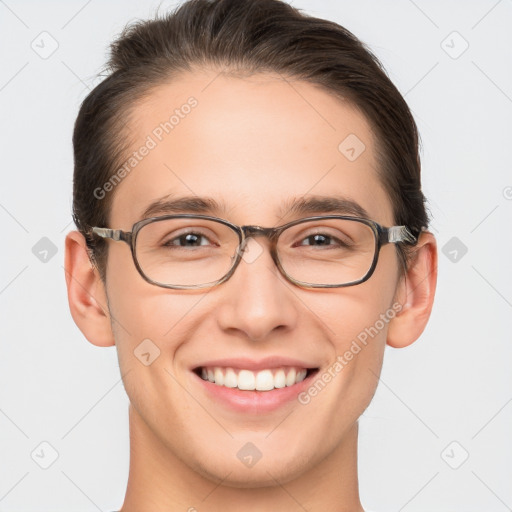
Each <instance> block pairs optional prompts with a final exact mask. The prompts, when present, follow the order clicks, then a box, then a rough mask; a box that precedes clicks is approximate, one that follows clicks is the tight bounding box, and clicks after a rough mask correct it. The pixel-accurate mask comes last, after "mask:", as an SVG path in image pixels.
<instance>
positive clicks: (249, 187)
mask: <svg viewBox="0 0 512 512" xmlns="http://www.w3.org/2000/svg"><path fill="white" fill-rule="evenodd" d="M127 126H128V128H129V130H130V140H133V141H134V143H133V144H132V146H131V148H130V152H129V154H128V155H127V161H126V162H125V163H127V162H128V158H129V159H130V161H131V162H130V164H129V165H125V166H124V168H125V173H124V174H123V175H124V176H125V177H124V178H123V179H122V181H121V183H119V184H118V185H117V186H116V188H115V190H114V198H113V205H112V211H111V217H110V222H111V224H112V225H114V224H115V227H123V228H124V229H128V228H130V227H131V225H132V224H133V223H134V222H136V221H137V220H140V218H141V216H142V215H143V213H144V211H145V210H147V207H148V205H150V204H151V203H152V202H154V201H155V200H158V199H163V198H165V197H167V196H169V197H174V198H176V197H180V196H197V197H205V196H208V197H213V198H215V199H217V202H219V203H221V204H222V205H223V206H224V207H225V208H224V209H223V211H222V214H223V216H224V217H225V218H228V220H231V221H232V222H237V223H240V224H242V223H244V224H248V223H253V224H259V225H266V224H268V225H273V224H275V223H276V222H277V221H278V219H279V218H280V217H278V215H279V214H281V215H282V213H283V204H290V201H291V200H292V199H293V198H302V199H305V198H307V197H308V196H311V195H314V196H322V197H323V196H336V197H343V198H346V199H349V200H352V201H353V202H356V203H357V204H359V205H360V206H362V207H363V208H364V209H365V210H366V211H367V212H368V214H369V216H370V217H371V218H373V219H374V220H377V221H378V222H381V223H383V224H388V225H389V224H390V223H391V221H392V210H391V205H390V203H389V199H388V197H387V194H386V193H385V191H384V189H383V187H382V184H381V182H380V180H379V178H378V175H377V166H378V164H377V162H376V159H375V150H374V138H373V137H374V136H373V134H372V131H371V127H370V126H369V124H368V122H367V121H366V119H365V117H364V116H363V115H362V114H361V113H360V112H359V111H358V110H357V109H356V108H355V107H354V106H353V105H352V104H351V103H350V102H349V101H347V100H344V99H340V98H337V97H335V96H333V95H331V94H329V93H327V92H325V91H324V90H322V89H321V88H320V87H318V86H314V85H312V84H309V83H306V82H303V81H300V80H293V79H290V78H284V77H281V76H279V75H272V74H264V73H259V74H256V75H252V76H248V77H236V78H235V77H231V76H226V75H225V74H223V73H220V72H219V71H206V70H203V71H195V72H190V73H186V74H182V75H180V76H179V77H176V78H175V79H173V80H172V81H171V82H169V83H166V84H163V85H160V86H158V87H157V88H155V89H153V90H152V91H151V92H150V94H149V95H148V96H146V97H145V98H144V99H143V100H142V101H140V102H139V103H138V104H137V105H136V106H135V108H134V110H133V111H132V112H131V114H130V116H129V121H128V122H127Z"/></svg>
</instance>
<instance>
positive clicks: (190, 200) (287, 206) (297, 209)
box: [142, 195, 370, 219]
mask: <svg viewBox="0 0 512 512" xmlns="http://www.w3.org/2000/svg"><path fill="white" fill-rule="evenodd" d="M228 210H229V209H228V208H227V205H226V203H225V202H224V201H222V200H221V201H218V200H216V199H214V198H213V197H199V196H183V197H172V195H167V196H164V197H161V198H160V199H157V200H156V201H154V202H152V203H151V204H150V205H148V207H147V208H146V209H145V210H144V212H143V213H142V219H146V218H148V217H154V216H156V215H162V214H163V215H165V214H172V213H198V214H208V215H213V216H223V215H224V216H225V215H226V213H227V212H228ZM277 213H278V216H279V217H280V218H283V217H285V216H288V215H292V216H294V215H297V216H300V215H313V214H338V215H352V216H356V217H362V218H365V219H369V218H370V216H369V215H368V212H367V211H366V210H365V209H364V208H363V207H362V206H361V205H360V204H359V203H357V202H356V201H353V200H352V199H350V198H348V197H342V196H321V195H313V196H308V197H299V198H297V197H292V198H290V199H288V200H286V201H285V202H284V203H283V204H282V205H281V208H280V209H279V210H278V212H277Z"/></svg>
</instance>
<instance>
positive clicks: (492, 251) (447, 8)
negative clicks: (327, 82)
mask: <svg viewBox="0 0 512 512" xmlns="http://www.w3.org/2000/svg"><path fill="white" fill-rule="evenodd" d="M291 3H292V4H293V5H294V6H295V7H299V8H302V9H304V10H305V11H306V12H307V13H310V14H313V15H316V16H320V17H325V18H329V19H332V20H334V21H337V22H338V23H340V24H341V25H344V26H346V27H347V28H348V29H349V30H351V31H353V32H354V33H355V34H356V35H357V36H358V37H359V38H361V39H362V40H363V41H365V42H366V43H368V44H369V45H370V47H371V48H372V49H373V50H374V52H375V53H376V54H377V56H378V57H379V58H380V59H381V60H382V62H383V63H384V65H385V67H386V68H387V70H388V72H389V74H390V76H391V78H392V80H393V81H394V83H395V84H396V85H397V86H398V88H399V89H400V91H401V92H402V93H403V94H404V95H405V98H406V100H407V101H408V103H409V105H410V107H411V109H412V111H413V114H414V115H415V118H416V120H417V123H418V125H419V129H420V133H421V136H422V141H423V148H424V149H423V160H422V161H423V173H424V174H423V182H424V190H425V193H426V195H427V197H428V198H429V204H430V210H431V213H432V215H433V223H432V230H433V232H434V233H435V234H436V236H437V239H438V243H439V282H438V291H437V298H436V303H435V306H434V309H433V313H432V317H431V320H430V323H429V325H428V327H427V329H426V331H425V332H424V334H423V335H422V336H421V338H420V340H419V341H418V342H416V343H415V344H413V345H412V346H410V347H408V348H405V349H400V350H397V349H392V348H387V349H386V350H387V352H386V358H385V363H384V369H383V373H382V379H381V382H380V384H379V388H378V391H377V394H376V396H375V398H374V400H373V402H372V404H371V406H370V407H369V409H368V410H367V411H366V413H365V414H364V416H363V417H362V419H361V422H360V423H361V434H360V484H361V497H362V500H363V504H364V505H365V506H366V507H368V508H369V509H370V510H375V511H378V512H380V511H382V512H385V511H386V512H387V511H402V510H403V511H406V512H418V511H434V510H435V511H450V512H462V511H468V512H469V511H483V510H485V511H486V512H501V511H505V510H512V508H511V507H512V486H511V485H510V482H511V481H512V440H511V432H512V429H511V427H512V404H511V401H512V385H511V384H512V373H511V372H510V362H511V356H512V344H511V341H512V340H511V334H510V333H511V330H510V323H511V322H510V319H511V313H512V272H511V270H510V260H511V249H512V241H511V229H510V221H511V220H512V173H511V170H510V146H511V135H512V134H511V131H512V130H511V114H512V71H511V62H512V59H511V57H512V35H511V34H512V32H511V31H510V26H511V23H512V2H511V1H510V0H501V1H496V0H490V1H487V0H485V1H484V0H481V1H464V2H463V1H458V2H453V1H452V2H450V1H448V2H447V1H440V0H437V1H430V2H427V1H425V0H422V1H420V0H416V1H415V2H413V1H411V0H401V1H395V2H389V1H387V2H383V1H377V0H372V1H359V2H349V1H339V2H337V1H334V0H331V1H328V0H323V1H319V0H317V1H313V0H294V1H293V2H291ZM173 5H175V2H161V10H162V11H164V10H165V9H166V8H168V7H171V6H173ZM157 6H158V3H157V2H156V1H151V2H150V1H148V2H140V1H135V0H131V1H126V0H123V1H121V0H116V1H109V2H100V1H99V0H89V1H84V0H79V1H77V0H73V1H67V2H63V1H60V2H49V1H47V2H44V3H43V2H35V1H32V2H31V1H18V2H15V1H14V0H6V1H1V0H0V48H1V50H0V51H1V52H2V54H1V59H2V65H1V70H0V108H1V116H0V130H1V132H0V133H1V141H2V155H3V158H2V162H1V166H0V167H1V173H2V174H1V176H2V186H1V188H0V223H1V228H2V233H3V235H4V241H3V244H2V251H1V258H2V259H1V266H0V268H1V274H0V311H1V315H2V321H1V324H0V329H1V347H2V350H1V357H0V378H1V385H0V511H7V510H9V511H12V512H17V511H46V510H52V511H54V512H58V511H66V512H69V511H94V510H104V511H110V510H114V509H118V508H119V507H120V506H121V503H122V500H123V497H124V491H125V486H126V483H127V476H128V455H129V453H128V446H129V445H128V428H127V425H128V424H127V421H128V417H127V405H128V400H127V397H126V394H125V391H124V388H123V385H122V382H121V380H120V373H119V367H118V364H117V357H116V352H115V348H114V347H111V348H106V349H105V348H102V349H100V348H97V347H94V346H93V345H91V344H89V343H88V342H87V341H86V340H85V338H84V337H83V336H82V334H81V333H80V331H79V330H78V328H77V327H76V326H75V324H74V323H73V320H72V318H71V315H70V313H69V309H68V303H67V296H66V288H65V280H64V269H63V264H64V253H63V249H64V236H65V234H66V233H67V232H68V231H69V230H70V229H73V228H74V226H73V224H72V223H71V222H70V221H71V217H70V211H71V192H72V189H71V186H72V164H73V161H72V147H71V134H72V128H73V122H74V119H75V117H76V114H77V111H78V106H79V103H80V101H81V100H82V99H83V98H84V96H85V95H86V94H87V93H88V91H89V90H90V89H91V88H92V87H94V85H95V83H97V79H96V78H95V73H96V72H98V71H99V69H100V67H101V66H102V64H103V63H104V61H105V58H106V51H107V47H108V44H109V43H110V42H111V41H112V39H113V38H114V37H115V35H116V34H118V32H119V31H120V30H121V29H122V28H123V26H124V24H125V23H126V22H128V21H130V20H133V19H135V18H146V17H150V16H152V14H153V13H154V12H155V9H156V7H157ZM42 32H47V33H48V34H42V35H41V33H42ZM454 32H456V34H454ZM56 44H58V48H57V49H56V50H55V51H54V52H53V53H52V54H51V55H47V54H45V52H47V53H49V52H50V51H51V50H52V49H53V48H52V45H54V46H55V45H56ZM466 45H469V46H468V47H467V49H466ZM43 57H46V58H43ZM44 237H47V239H48V240H47V239H44ZM41 239H43V240H41ZM464 248H466V249H467V252H466V253H464V251H465V249H464ZM45 250H46V251H48V252H47V253H45V252H44V251H45ZM55 251H56V252H55ZM54 252H55V254H53V253H54ZM43 442H44V443H49V445H51V446H49V445H48V444H43V445H41V443H43ZM57 455H58V457H57ZM55 457H57V458H56V460H55V461H54V459H55ZM466 457H467V460H465V459H466ZM52 462H53V463H52ZM50 463H51V465H50V466H49V467H48V468H47V469H43V467H41V466H45V465H49V464H50Z"/></svg>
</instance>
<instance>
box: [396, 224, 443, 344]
mask: <svg viewBox="0 0 512 512" xmlns="http://www.w3.org/2000/svg"><path fill="white" fill-rule="evenodd" d="M436 283H437V243H436V239H435V237H434V235H433V234H432V233H430V232H428V231H424V232H422V233H421V234H420V237H419V240H418V243H417V245H416V251H415V253H414V255H413V256H412V259H411V261H410V262H409V267H408V269H407V272H406V275H405V276H404V278H403V279H402V280H401V282H400V283H399V285H398V288H397V293H396V296H395V300H397V301H398V302H399V303H400V304H402V309H401V310H400V312H399V313H397V315H396V316H395V317H394V318H393V319H392V320H391V321H390V323H389V328H388V337H387V344H388V345H390V346H391V347H395V348H402V347H406V346H408V345H410V344H411V343H414V342H415V341H416V340H417V339H418V338H419V337H420V335H421V333H422V332H423V331H424V329H425V326H426V325H427V322H428V319H429V318H430V313H431V311H432V306H433V302H434V295H435V291H436Z"/></svg>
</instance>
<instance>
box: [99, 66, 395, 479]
mask: <svg viewBox="0 0 512 512" xmlns="http://www.w3.org/2000/svg"><path fill="white" fill-rule="evenodd" d="M191 96H193V97H194V98H195V99H196V100H197V105H196V106H194V107H193V108H190V109H181V113H182V115H181V116H178V117H179V121H178V122H177V123H176V120H174V122H175V124H174V126H173V128H172V130H169V129H168V132H169V133H166V132H165V131H163V132H162V129H160V130H158V129H157V127H159V126H160V123H162V122H164V121H166V120H168V119H169V117H170V115H171V114H172V113H173V111H174V110H175V109H180V107H181V106H182V105H184V104H186V103H187V100H188V98H189V97H191ZM185 111H187V112H189V113H188V114H185V113H184V112H185ZM129 126H130V129H131V130H132V135H133V137H135V138H134V139H133V140H134V141H135V143H134V146H133V150H134V151H135V150H137V148H139V147H140V146H142V145H143V144H144V143H145V142H146V141H147V140H148V135H150V136H151V138H152V139H153V140H154V141H156V145H155V147H153V148H152V149H151V150H150V151H149V152H148V154H147V155H146V156H144V158H142V159H141V160H140V161H139V162H138V163H137V165H136V167H134V168H133V170H131V171H130V173H129V174H128V175H127V176H126V177H125V178H124V179H123V181H122V182H121V183H120V184H119V185H117V187H116V189H115V196H114V199H113V204H112V212H111V218H110V223H109V227H113V228H119V229H123V230H128V231H129V230H130V229H131V227H132V225H133V224H134V223H135V222H137V221H139V220H140V219H141V218H142V215H143V212H144V211H145V209H146V208H147V207H148V205H150V204H151V203H153V202H154V201H156V200H159V199H162V198H163V199H169V198H172V199H176V198H179V197H182V196H191V195H193V196H199V197H204V196H208V197H211V198H214V199H215V200H216V201H217V202H219V203H223V204H224V205H225V207H226V208H225V209H224V210H221V211H210V212H203V214H206V215H213V216H217V217H221V218H224V219H226V220H229V221H231V222H233V223H235V224H238V225H248V224H252V225H259V226H264V227H273V226H277V225H281V224H284V223H286V222H290V221H292V220H295V219H297V218H301V217H307V216H310V215H290V214H286V210H285V211H284V212H283V205H284V204H290V201H293V200H294V199H300V198H304V199H307V198H308V197H310V196H313V195H314V196H323V197H327V198H329V197H344V198H347V199H349V200H351V201H354V202H356V203H358V204H359V205H360V206H362V207H363V208H364V209H365V210H366V211H367V212H368V215H369V217H370V218H371V219H373V220H375V221H377V222H379V223H380V224H382V225H384V226H391V225H394V223H393V216H392V208H391V204H390V201H389V198H388V197H387V195H386V193H385V192H384V189H383V187H382V184H381V183H380V181H379V179H378V177H377V162H376V160H375V153H374V147H375V144H374V139H373V135H372V132H371V129H370V127H369V125H368V124H367V122H366V120H365V118H364V117H363V116H362V115H361V114H360V113H359V112H358V111H357V110H356V109H354V108H353V107H352V106H351V105H350V103H348V102H344V101H343V100H340V99H337V98H334V97H333V96H331V95H329V94H328V93H326V92H324V91H322V90H320V89H319V88H317V87H314V86H312V85H310V84H306V83H303V82H299V81H291V82H290V83H288V82H286V81H284V80H283V79H281V78H280V77H275V76H271V75H268V74H258V75H253V76H251V77H248V78H244V79H242V78H228V77H225V76H223V75H219V76H217V73H216V72H215V73H214V72H206V71H201V72H194V73H190V74H187V75H183V76H182V77H181V78H179V79H177V80H175V81H174V82H173V83H172V84H168V85H164V86H160V87H159V88H158V89H156V90H154V91H153V92H152V93H151V95H150V96H149V97H148V98H146V99H145V100H144V101H143V102H142V103H140V104H138V105H137V108H136V109H135V111H134V113H133V116H131V117H130V121H129ZM155 129H156V131H155ZM155 133H156V134H160V138H161V140H159V137H157V136H156V135H155ZM350 134H355V135H356V136H357V138H358V139H359V140H360V141H362V142H363V143H364V145H365V149H364V151H363V152H362V153H361V154H360V155H359V156H358V157H357V158H356V159H353V158H351V159H349V158H347V156H346V154H343V153H342V152H341V151H340V150H339V149H338V146H339V145H340V143H341V142H342V141H343V140H344V139H345V138H346V137H347V136H349V135H350ZM183 213H190V212H188V211H183ZM283 213H284V216H283ZM324 213H325V214H333V213H334V212H330V211H326V212H317V213H314V214H313V215H321V214H324ZM342 213H343V212H340V214H342ZM162 214H164V213H162ZM108 243H109V256H108V264H107V284H106V294H107V297H108V304H109V310H110V313H111V315H112V317H113V318H114V319H115V320H113V322H112V328H113V331H114V335H115V339H116V345H117V350H118V356H119V362H120V368H121V373H122V374H123V375H124V376H125V377H124V385H125V388H126V391H127V393H128V395H129V398H130V401H131V406H132V411H131V413H132V421H133V423H134V425H138V428H139V431H140V432H142V431H143V432H144V433H145V434H144V435H145V436H146V437H147V438H150V439H151V444H152V446H153V447H158V448H157V452H158V453H161V454H165V458H166V460H171V459H175V460H176V459H179V460H180V461H181V462H182V463H184V464H185V465H186V466H188V467H189V468H191V469H192V470H194V471H195V472H197V473H199V474H200V475H203V476H205V477H207V478H211V479H214V480H216V481H219V480H220V479H225V478H226V475H228V477H227V478H226V480H225V483H227V484H229V485H232V486H246V487H251V486H254V487H256V486H262V485H265V484H268V483H269V482H273V481H272V480H271V479H270V477H269V474H271V475H272V476H273V477H274V478H276V479H278V480H279V481H280V482H282V483H284V482H286V481H289V480H291V479H292V478H296V477H297V476H298V475H300V474H303V473H305V472H307V471H308V470H310V469H311V468H313V467H314V466H316V465H317V464H318V463H319V462H320V461H322V460H323V459H325V457H326V456H327V455H329V454H336V453H339V452H340V450H342V447H343V443H344V440H346V439H347V436H349V435H350V433H351V432H353V431H354V429H355V428H356V422H357V419H358V417H359V416H360V415H361V413H362V412H363V411H364V409H365V408H366V407H367V406H368V404H369V402H370V400H371V398H372V396H373V394H374V391H375V388H376V383H377V379H376V375H378V374H379V373H380V368H381V363H382V356H383V351H384V346H385V340H386V331H387V327H388V324H387V322H386V321H383V320H382V319H383V317H384V316H386V314H387V313H388V316H387V317H386V318H388V319H389V318H390V315H389V311H390V308H392V307H393V303H394V298H395V292H396V289H397V282H398V259H397V256H396V251H395V247H394V245H393V244H389V245H386V246H384V247H383V248H382V249H381V252H380V257H379V262H378V265H377V267H376V270H375V272H374V274H373V275H372V277H371V278H370V279H369V280H368V281H366V282H364V283H362V284H359V285H356V286H351V287H347V288H331V289H327V288H324V289H321V288H316V289H306V288H300V287H298V286H295V285H293V284H291V283H290V282H288V281H287V280H286V279H285V278H284V277H283V276H282V275H281V274H280V273H279V271H278V269H277V268H276V267H275V265H274V263H273V260H272V258H271V255H270V252H269V247H270V246H269V243H268V241H267V240H266V239H264V238H260V237H258V238H257V239H255V240H252V241H251V242H250V243H257V248H256V246H254V247H255V248H256V250H257V251H259V250H260V249H261V254H259V255H258V256H257V257H256V259H254V260H253V261H245V260H242V261H241V262H240V265H239V266H238V268H237V270H236V271H235V273H234V274H233V275H232V277H231V278H230V279H229V280H228V281H226V282H224V283H222V284H221V285H219V286H217V287H214V288H207V289H201V290H170V289H164V288H160V287H157V286H154V285H152V284H150V283H148V282H146V281H145V280H143V279H142V277H141V276H140V275H139V273H138V272H137V270H136V268H135V266H134V264H133V261H132V257H131V254H130V250H129V248H128V246H127V245H126V244H124V243H117V242H108ZM379 319H380V321H379ZM372 327H373V329H371V328H372ZM365 329H367V331H365ZM368 329H370V332H371V333H372V335H371V336H370V335H368ZM376 331H378V332H376ZM363 332H366V333H367V336H366V343H363V342H362V339H364V334H362V333H363ZM143 340H151V341H150V342H148V341H146V342H145V343H146V345H142V346H141V345H140V344H141V342H143ZM354 342H355V344H354ZM356 346H358V347H359V350H357V348H356ZM140 347H145V350H144V351H145V352H148V353H149V354H150V356H149V358H150V359H151V360H152V359H153V358H154V357H155V356H156V355H157V356H158V357H156V358H155V359H154V360H153V361H152V363H151V364H148V365H145V364H143V363H142V362H141V360H140V359H139V358H138V357H137V355H136V354H139V356H140V352H141V348H140ZM158 351H159V352H158ZM349 353H350V354H351V356H350V354H349ZM270 357H275V358H286V359H288V361H277V360H276V361H277V362H276V361H274V362H272V361H271V360H269V361H267V362H265V363H264V366H263V368H268V369H271V370H272V371H273V372H274V371H275V369H276V367H283V369H285V370H288V369H289V367H290V366H293V363H299V364H298V365H302V366H304V367H306V368H316V369H317V372H316V373H314V374H313V375H312V376H309V373H308V377H307V378H306V380H305V381H303V382H302V383H299V384H296V385H292V386H286V387H285V388H281V389H277V390H275V391H259V392H255V391H237V390H234V389H231V388H227V387H224V386H219V385H217V384H214V383H210V382H206V381H203V380H202V379H201V377H199V376H198V375H197V373H196V372H194V371H193V370H194V369H196V368H197V367H198V366H202V365H204V364H207V363H209V362H213V361H218V360H225V359H228V358H229V359H237V360H238V362H237V361H234V362H233V361H231V362H229V365H231V366H233V367H234V368H235V373H237V372H238V370H239V369H244V368H245V369H247V368H250V363H251V362H253V363H258V362H261V361H262V360H263V359H265V358H270ZM147 360H148V356H146V361H147ZM292 360H293V361H292ZM336 361H338V364H335V363H336ZM265 365H266V366H265ZM221 366H227V364H226V365H221ZM263 368H260V369H263ZM329 375H330V377H331V378H329ZM318 381H321V382H320V384H318ZM315 382H316V383H317V384H316V392H315V391H314V390H313V391H310V390H311V388H312V387H314V384H315ZM322 384H323V385H322ZM221 388H222V389H221ZM299 392H300V394H299ZM255 394H258V396H259V397H260V401H257V399H256V398H255V397H254V395H255ZM272 394H274V395H275V396H274V398H272ZM283 397H284V398H283ZM251 456H252V457H253V458H254V457H256V458H257V457H259V456H261V458H260V460H258V462H257V463H256V464H254V465H251V463H246V462H245V461H248V460H249V459H248V458H247V457H251ZM242 459H243V460H242ZM241 462H242V463H241ZM272 485H274V483H273V484H272Z"/></svg>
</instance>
